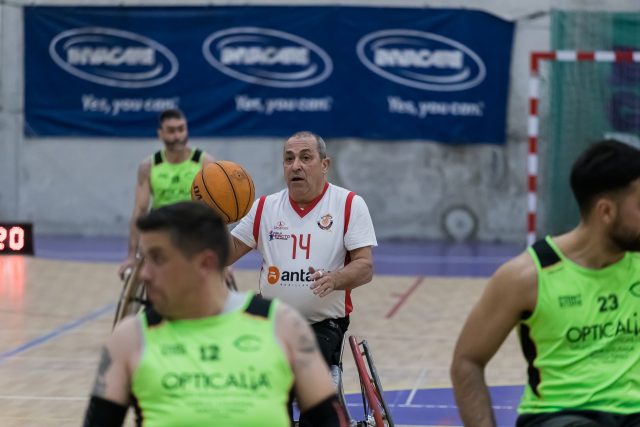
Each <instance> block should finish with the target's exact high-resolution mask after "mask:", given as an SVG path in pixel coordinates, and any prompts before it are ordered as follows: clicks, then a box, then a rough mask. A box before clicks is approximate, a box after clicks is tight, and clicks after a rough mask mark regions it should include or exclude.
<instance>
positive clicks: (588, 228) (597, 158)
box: [451, 140, 640, 427]
mask: <svg viewBox="0 0 640 427" xmlns="http://www.w3.org/2000/svg"><path fill="white" fill-rule="evenodd" d="M571 188H572V190H573V193H574V196H575V198H576V200H577V202H578V206H579V208H580V216H581V218H580V223H579V224H578V225H577V226H576V228H574V229H573V230H571V231H569V232H568V233H566V234H562V235H559V236H554V237H547V238H545V239H543V240H540V241H538V242H537V243H535V244H534V245H533V246H532V247H530V248H528V249H527V251H525V252H524V253H522V254H520V255H518V256H517V257H515V258H514V259H512V260H510V261H508V262H506V263H505V264H504V265H502V266H501V267H500V268H499V269H498V270H497V271H496V273H495V274H494V275H493V277H492V278H491V279H490V281H489V283H488V284H487V287H486V289H485V291H484V293H483V295H482V296H481V298H480V300H479V301H478V303H477V304H476V306H475V307H474V308H473V310H472V311H471V313H470V315H469V317H468V318H467V321H466V323H465V325H464V327H463V329H462V332H461V334H460V337H459V339H458V343H457V345H456V349H455V352H454V356H453V362H452V365H451V379H452V381H453V386H454V391H455V396H456V401H457V403H458V407H459V410H460V415H461V417H462V420H463V421H464V424H465V426H468V427H485V426H487V427H493V426H495V425H496V423H495V419H494V414H493V411H492V409H491V400H490V397H489V393H488V389H487V385H486V382H485V379H484V370H485V366H486V364H487V363H488V362H489V360H490V359H491V358H492V357H493V355H494V354H495V353H496V351H497V350H498V348H499V347H500V346H501V344H502V342H503V341H504V340H505V338H506V337H507V335H508V334H509V332H510V331H511V330H512V329H513V328H514V327H516V326H517V327H518V333H519V336H520V342H521V345H522V350H523V353H524V356H525V358H526V361H527V363H528V369H527V374H528V383H527V384H526V386H525V391H524V395H523V397H522V400H521V403H520V406H519V408H518V412H519V414H520V415H519V417H518V421H517V424H516V425H517V426H518V427H567V426H575V427H578V426H580V427H623V426H624V427H632V426H640V317H639V316H638V312H640V254H638V253H637V251H640V150H637V149H636V148H633V147H631V146H629V145H626V144H623V143H621V142H617V141H611V140H607V141H602V142H599V143H597V144H594V145H592V146H591V147H590V148H588V149H587V150H586V151H585V152H584V153H583V154H582V155H580V157H579V158H578V159H577V160H576V162H575V163H574V165H573V167H572V170H571ZM559 208H561V207H559Z"/></svg>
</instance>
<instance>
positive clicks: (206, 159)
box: [202, 153, 216, 167]
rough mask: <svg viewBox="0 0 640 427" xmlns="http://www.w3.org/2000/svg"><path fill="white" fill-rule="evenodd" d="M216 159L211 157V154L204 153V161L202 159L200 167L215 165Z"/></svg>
mask: <svg viewBox="0 0 640 427" xmlns="http://www.w3.org/2000/svg"><path fill="white" fill-rule="evenodd" d="M215 161H216V158H215V157H213V156H212V155H211V154H209V153H204V159H202V166H203V167H204V166H206V165H209V164H211V163H215Z"/></svg>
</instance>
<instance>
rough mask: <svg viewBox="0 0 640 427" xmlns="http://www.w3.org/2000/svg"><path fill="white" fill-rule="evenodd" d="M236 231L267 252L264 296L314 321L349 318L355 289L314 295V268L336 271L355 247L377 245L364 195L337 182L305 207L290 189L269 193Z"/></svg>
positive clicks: (262, 273)
mask: <svg viewBox="0 0 640 427" xmlns="http://www.w3.org/2000/svg"><path fill="white" fill-rule="evenodd" d="M231 234H232V235H233V236H235V237H236V238H238V239H239V240H240V241H242V242H244V243H245V244H246V245H248V246H250V247H252V248H257V249H258V251H259V252H260V253H261V254H262V269H261V271H260V292H261V293H262V295H263V296H265V297H266V298H279V299H281V300H282V301H285V302H286V303H288V304H289V305H291V306H292V307H295V308H296V309H297V310H298V311H300V313H302V315H303V316H305V317H306V318H307V319H308V320H309V321H310V322H319V321H321V320H325V319H335V318H339V317H344V316H346V315H348V314H349V313H350V312H351V310H352V304H351V297H350V292H349V291H334V292H332V293H330V294H329V295H327V296H325V297H323V298H320V297H319V296H317V295H314V293H313V291H311V289H309V285H310V284H311V283H312V279H311V274H310V273H309V267H313V268H314V269H316V270H319V269H323V270H325V271H328V272H329V271H334V270H337V269H339V268H341V267H343V266H344V265H345V264H346V263H348V262H349V259H348V254H349V251H351V250H353V249H357V248H361V247H365V246H376V245H377V242H376V236H375V232H374V230H373V224H372V222H371V216H370V215H369V210H368V209H367V205H366V204H365V202H364V200H363V199H362V198H361V197H360V196H357V195H356V194H355V193H353V192H349V191H348V190H345V189H344V188H341V187H337V186H335V185H332V184H326V185H325V187H324V191H323V193H322V195H320V196H319V197H318V198H317V199H316V200H314V201H313V202H312V203H311V204H310V205H309V206H307V207H306V208H305V209H301V208H300V207H298V206H297V204H296V203H295V202H293V201H292V200H291V199H290V198H289V192H288V190H286V189H285V190H282V191H281V192H279V193H275V194H271V195H269V196H263V197H261V198H260V199H258V200H256V201H255V202H254V204H253V206H252V208H251V211H250V212H249V214H247V216H246V217H244V218H243V219H242V221H241V222H240V223H239V224H238V226H236V228H234V229H233V231H232V232H231Z"/></svg>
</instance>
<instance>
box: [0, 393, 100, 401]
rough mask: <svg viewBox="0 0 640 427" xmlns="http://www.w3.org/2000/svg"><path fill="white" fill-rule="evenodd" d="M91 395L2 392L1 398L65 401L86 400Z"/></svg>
mask: <svg viewBox="0 0 640 427" xmlns="http://www.w3.org/2000/svg"><path fill="white" fill-rule="evenodd" d="M88 398H89V396H85V397H61V396H12V395H6V394H0V400H63V401H84V400H87V399H88Z"/></svg>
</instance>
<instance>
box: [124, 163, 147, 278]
mask: <svg viewBox="0 0 640 427" xmlns="http://www.w3.org/2000/svg"><path fill="white" fill-rule="evenodd" d="M150 176H151V158H147V159H145V160H143V161H142V163H140V165H139V166H138V176H137V180H136V190H135V197H134V202H133V212H132V213H131V220H130V221H129V243H128V250H127V259H126V260H125V261H124V262H123V263H122V264H121V265H120V268H119V270H118V275H119V276H120V277H121V278H122V277H123V276H124V272H125V270H126V269H127V268H129V267H132V266H133V265H134V263H135V257H136V251H137V250H138V239H139V233H138V229H137V228H136V220H137V219H138V217H140V216H141V215H143V214H145V213H146V212H147V211H148V210H149V203H150V202H151V184H150Z"/></svg>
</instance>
